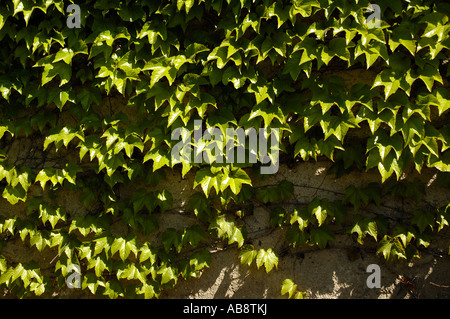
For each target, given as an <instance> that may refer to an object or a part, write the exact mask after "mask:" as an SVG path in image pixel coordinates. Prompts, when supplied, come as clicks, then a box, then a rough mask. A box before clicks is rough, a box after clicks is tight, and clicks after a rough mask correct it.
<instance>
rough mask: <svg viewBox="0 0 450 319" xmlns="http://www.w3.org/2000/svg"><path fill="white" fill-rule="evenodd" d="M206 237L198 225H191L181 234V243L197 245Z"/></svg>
mask: <svg viewBox="0 0 450 319" xmlns="http://www.w3.org/2000/svg"><path fill="white" fill-rule="evenodd" d="M206 239H207V237H206V234H205V232H204V231H203V229H202V228H201V227H200V225H193V226H191V227H189V228H186V229H185V230H184V233H183V235H182V242H183V244H186V243H189V244H190V245H191V246H192V247H197V246H198V243H199V242H200V241H202V240H206Z"/></svg>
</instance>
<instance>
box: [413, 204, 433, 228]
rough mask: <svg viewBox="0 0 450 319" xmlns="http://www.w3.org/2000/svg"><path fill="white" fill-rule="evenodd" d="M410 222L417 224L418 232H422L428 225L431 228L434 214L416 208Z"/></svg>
mask: <svg viewBox="0 0 450 319" xmlns="http://www.w3.org/2000/svg"><path fill="white" fill-rule="evenodd" d="M411 223H413V224H415V225H417V227H419V231H420V233H423V231H424V230H425V228H427V227H428V226H429V227H430V228H431V229H433V225H434V216H433V214H432V213H431V212H429V211H424V210H421V209H418V210H415V211H414V213H413V217H412V219H411Z"/></svg>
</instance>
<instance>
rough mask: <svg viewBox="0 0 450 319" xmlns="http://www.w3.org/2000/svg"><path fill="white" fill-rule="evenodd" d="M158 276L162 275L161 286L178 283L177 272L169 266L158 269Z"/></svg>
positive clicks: (164, 265)
mask: <svg viewBox="0 0 450 319" xmlns="http://www.w3.org/2000/svg"><path fill="white" fill-rule="evenodd" d="M157 274H159V275H161V285H163V284H165V283H168V282H170V281H172V280H173V281H174V283H176V282H177V280H178V278H177V277H178V276H177V270H176V269H175V268H173V267H171V266H169V265H166V264H163V265H161V267H160V268H159V269H158V271H157Z"/></svg>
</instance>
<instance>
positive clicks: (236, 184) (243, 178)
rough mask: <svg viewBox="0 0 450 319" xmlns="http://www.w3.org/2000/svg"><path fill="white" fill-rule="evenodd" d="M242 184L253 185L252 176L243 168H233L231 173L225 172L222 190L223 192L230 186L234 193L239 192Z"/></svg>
mask: <svg viewBox="0 0 450 319" xmlns="http://www.w3.org/2000/svg"><path fill="white" fill-rule="evenodd" d="M242 184H248V185H250V186H251V185H252V181H251V180H250V177H248V175H247V173H246V172H245V171H244V170H243V169H242V168H236V167H234V168H232V170H231V172H230V174H224V176H223V177H222V182H221V185H220V190H221V191H222V192H223V191H224V190H225V189H226V188H227V187H228V186H229V187H230V189H231V191H232V192H233V193H234V194H236V195H237V194H239V192H240V191H241V188H242Z"/></svg>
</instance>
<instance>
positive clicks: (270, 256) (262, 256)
mask: <svg viewBox="0 0 450 319" xmlns="http://www.w3.org/2000/svg"><path fill="white" fill-rule="evenodd" d="M262 265H264V268H265V269H266V273H268V272H269V271H271V270H272V269H273V267H276V268H278V256H277V255H276V254H275V252H274V251H273V250H272V248H269V249H267V250H264V249H260V250H259V251H258V254H257V255H256V267H258V269H259V268H260V267H261V266H262Z"/></svg>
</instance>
